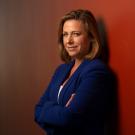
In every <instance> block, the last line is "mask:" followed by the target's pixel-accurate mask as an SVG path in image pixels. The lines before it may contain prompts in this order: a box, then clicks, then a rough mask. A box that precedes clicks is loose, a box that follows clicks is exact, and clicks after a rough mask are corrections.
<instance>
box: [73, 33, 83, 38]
mask: <svg viewBox="0 0 135 135" xmlns="http://www.w3.org/2000/svg"><path fill="white" fill-rule="evenodd" d="M72 34H73V35H74V36H75V37H78V36H80V35H81V33H80V32H73V33H72Z"/></svg>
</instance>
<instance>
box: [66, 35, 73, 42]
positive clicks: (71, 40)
mask: <svg viewBox="0 0 135 135" xmlns="http://www.w3.org/2000/svg"><path fill="white" fill-rule="evenodd" d="M73 41H74V40H73V37H72V35H69V36H68V37H67V43H68V44H72V43H73Z"/></svg>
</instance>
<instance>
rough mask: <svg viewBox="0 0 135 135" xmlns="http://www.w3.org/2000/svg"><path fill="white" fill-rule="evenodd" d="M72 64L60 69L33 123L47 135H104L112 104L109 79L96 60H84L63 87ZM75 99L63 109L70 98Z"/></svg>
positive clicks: (38, 105)
mask: <svg viewBox="0 0 135 135" xmlns="http://www.w3.org/2000/svg"><path fill="white" fill-rule="evenodd" d="M73 65H74V61H72V62H70V63H68V64H62V65H60V66H59V67H58V68H57V69H56V71H55V73H54V75H53V77H52V79H51V82H50V84H49V86H48V88H47V89H46V90H45V93H44V94H43V96H42V97H41V99H40V101H39V103H38V104H37V105H36V109H35V121H36V122H37V123H38V124H39V125H40V127H42V128H43V129H44V130H45V131H46V132H47V134H48V135H104V123H105V119H106V116H107V113H108V112H109V109H110V108H109V107H110V105H111V104H110V102H111V94H112V90H111V86H112V82H111V75H110V72H109V70H108V68H107V66H106V65H105V64H104V63H103V62H102V61H101V60H99V59H94V60H92V61H89V60H84V61H83V62H82V64H81V65H80V66H79V67H78V69H77V70H76V71H75V72H74V74H73V75H72V76H71V78H70V79H69V80H68V82H67V83H66V84H65V86H64V87H63V89H62V91H61V93H60V96H59V100H57V95H58V91H59V88H60V85H61V84H62V83H63V82H64V80H65V79H66V78H67V76H68V75H69V73H70V70H71V68H72V66H73ZM73 93H75V94H76V95H75V97H74V98H73V100H72V102H71V103H70V105H69V106H68V107H65V105H66V103H67V101H68V100H69V99H70V97H71V94H73Z"/></svg>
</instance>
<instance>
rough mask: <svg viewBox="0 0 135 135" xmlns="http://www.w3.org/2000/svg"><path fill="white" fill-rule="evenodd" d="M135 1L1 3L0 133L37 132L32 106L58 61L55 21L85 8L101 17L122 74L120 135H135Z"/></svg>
mask: <svg viewBox="0 0 135 135" xmlns="http://www.w3.org/2000/svg"><path fill="white" fill-rule="evenodd" d="M134 5H135V1H134V0H119V1H115V0H109V1H108V0H102V1H99V0H91V1H90V0H83V1H82V0H74V1H73V0H68V1H63V0H59V1H51V0H45V1H43V0H38V1H32V0H19V1H17V0H13V1H8V0H5V1H1V3H0V20H1V21H0V30H1V31H0V107H1V108H0V135H18V134H20V135H21V134H22V135H37V134H41V135H42V134H44V132H43V131H42V130H41V129H40V128H39V127H38V126H37V125H36V124H35V123H34V121H33V112H34V106H35V104H36V102H37V100H38V99H39V97H40V96H41V94H42V93H43V90H44V88H45V87H46V86H47V84H48V82H49V80H50V78H51V76H52V74H53V71H54V69H55V68H56V66H57V65H58V64H59V63H60V59H59V57H58V46H57V24H58V21H59V18H60V17H61V16H62V15H63V14H65V12H67V11H69V10H72V9H76V8H86V9H90V10H92V11H93V13H94V14H95V16H96V17H97V18H98V17H102V19H103V21H104V23H105V27H106V31H107V37H108V45H109V50H110V61H109V64H110V66H111V68H112V69H113V70H114V72H115V73H116V75H117V78H118V107H119V131H120V132H119V135H135V128H134V125H135V117H134V114H135V106H134V104H135V91H134V90H135V83H134V78H135V72H134V69H135V62H134V57H135V40H134V39H135V38H134V35H135V25H134V24H135V17H134V15H135V8H134Z"/></svg>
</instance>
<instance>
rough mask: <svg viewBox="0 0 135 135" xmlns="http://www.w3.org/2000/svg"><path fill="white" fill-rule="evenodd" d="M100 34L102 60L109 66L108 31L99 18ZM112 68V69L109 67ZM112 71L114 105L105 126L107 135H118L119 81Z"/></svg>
mask: <svg viewBox="0 0 135 135" xmlns="http://www.w3.org/2000/svg"><path fill="white" fill-rule="evenodd" d="M97 24H98V29H99V34H100V40H101V44H102V49H103V50H102V54H101V56H100V58H101V59H102V60H103V61H104V62H105V63H106V64H107V65H108V66H109V58H110V50H109V44H108V37H107V30H106V27H105V23H104V20H103V19H102V18H101V17H99V18H98V19H97ZM109 68H110V67H109ZM110 71H111V73H112V78H113V79H112V81H113V86H112V87H113V88H112V93H111V94H112V104H111V105H110V107H111V110H110V111H109V115H108V117H107V122H106V124H105V135H118V134H119V133H118V125H119V120H118V118H119V117H118V115H119V111H118V108H119V107H118V105H119V103H118V79H117V75H116V73H115V72H114V71H113V69H111V68H110Z"/></svg>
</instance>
